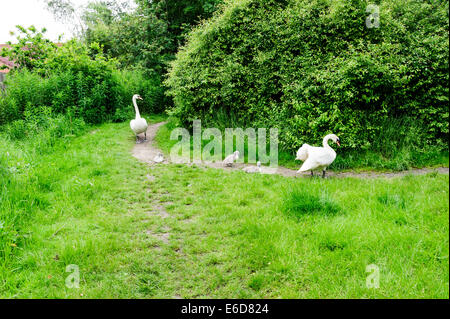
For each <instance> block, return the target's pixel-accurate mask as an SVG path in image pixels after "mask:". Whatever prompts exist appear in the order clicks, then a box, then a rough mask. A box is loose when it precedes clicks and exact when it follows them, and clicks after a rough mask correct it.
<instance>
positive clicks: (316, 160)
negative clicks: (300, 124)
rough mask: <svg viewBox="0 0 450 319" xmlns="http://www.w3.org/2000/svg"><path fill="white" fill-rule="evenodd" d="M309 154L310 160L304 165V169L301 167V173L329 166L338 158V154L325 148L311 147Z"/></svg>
mask: <svg viewBox="0 0 450 319" xmlns="http://www.w3.org/2000/svg"><path fill="white" fill-rule="evenodd" d="M308 154H309V156H308V159H307V160H306V161H305V162H304V163H303V165H302V167H300V170H299V171H300V172H305V171H309V170H314V169H317V168H319V167H324V166H328V165H330V164H331V163H333V161H334V160H335V158H336V152H334V151H333V150H327V149H325V148H323V147H310V148H309V151H308Z"/></svg>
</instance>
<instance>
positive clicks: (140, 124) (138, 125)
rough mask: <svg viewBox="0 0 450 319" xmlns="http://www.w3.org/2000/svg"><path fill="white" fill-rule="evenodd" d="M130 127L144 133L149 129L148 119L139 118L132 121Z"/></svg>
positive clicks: (136, 131) (137, 132)
mask: <svg viewBox="0 0 450 319" xmlns="http://www.w3.org/2000/svg"><path fill="white" fill-rule="evenodd" d="M130 127H131V129H132V130H133V132H134V133H136V134H139V133H144V132H145V131H146V130H147V127H148V125H147V121H146V120H145V119H144V118H138V119H135V120H131V121H130Z"/></svg>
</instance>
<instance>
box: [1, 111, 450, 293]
mask: <svg viewBox="0 0 450 319" xmlns="http://www.w3.org/2000/svg"><path fill="white" fill-rule="evenodd" d="M153 120H154V121H159V120H160V118H153ZM164 129H166V128H163V129H162V130H163V131H162V133H161V134H159V135H158V139H159V141H160V142H161V143H162V148H164V141H162V140H161V139H162V137H161V136H163V134H164ZM133 145H134V136H133V134H132V133H131V132H130V129H129V126H128V123H122V124H105V125H102V126H99V127H96V128H95V129H93V130H92V131H90V132H87V133H86V134H84V135H82V136H80V137H74V138H72V139H70V140H68V142H66V143H60V144H58V145H56V146H55V148H54V151H52V152H50V153H46V154H44V155H37V154H28V155H26V154H22V153H20V151H19V150H16V151H17V152H16V153H17V154H19V155H20V154H22V155H20V156H23V157H22V158H21V162H23V163H30V165H31V168H30V170H29V171H28V170H26V169H23V170H19V171H17V172H16V173H15V174H17V177H15V178H16V179H17V184H14V185H15V186H14V187H13V186H11V185H10V186H2V188H3V190H2V192H1V193H0V194H1V196H2V197H1V199H2V203H0V218H2V219H5V220H9V221H11V220H12V218H13V217H12V215H13V214H14V216H16V217H14V218H15V220H14V225H16V226H15V227H16V228H15V232H14V233H13V235H11V234H9V235H8V234H6V231H7V230H8V229H7V227H6V226H5V227H3V228H2V229H0V231H3V232H4V234H3V235H2V236H3V237H1V238H0V239H3V240H4V241H8V242H7V245H5V248H3V250H2V251H1V254H0V257H1V259H0V297H2V298H11V297H13V298H14V297H25V298H28V297H44V298H48V297H62V298H66V297H69V298H108V297H117V298H179V297H182V298H189V297H191V298H201V297H212V298H271V297H273V298H317V297H320V298H326V297H328V298H384V297H387V298H448V297H449V285H448V283H449V259H448V258H449V202H448V195H449V177H448V175H439V174H428V175H425V176H405V177H402V178H394V179H367V180H363V179H353V178H345V179H333V178H330V179H325V180H322V179H320V178H314V179H293V178H285V177H281V176H273V175H251V174H245V173H243V172H229V171H222V170H214V169H204V168H200V167H196V166H185V165H181V164H179V165H174V164H171V165H158V166H153V167H150V166H147V165H146V164H143V163H139V162H138V161H137V160H136V159H134V158H133V157H132V156H131V153H130V150H131V148H132V147H133ZM13 146H14V145H11V147H13ZM19 155H15V156H19ZM447 161H448V159H447ZM24 165H25V164H24ZM21 167H22V166H21ZM25 167H26V166H25ZM8 187H10V188H8ZM17 201H23V203H19V204H18V202H17ZM21 207H22V208H21ZM13 208H14V210H13ZM11 231H12V230H11ZM5 234H6V235H5ZM68 264H76V265H78V266H79V270H80V277H81V282H80V288H79V289H74V288H72V289H71V288H67V287H66V285H65V279H66V277H67V276H68V274H69V273H67V272H66V266H67V265H68ZM369 264H375V265H377V266H378V267H379V270H380V287H379V288H378V289H369V288H367V287H366V277H367V276H368V275H369V273H367V272H366V267H367V266H368V265H369Z"/></svg>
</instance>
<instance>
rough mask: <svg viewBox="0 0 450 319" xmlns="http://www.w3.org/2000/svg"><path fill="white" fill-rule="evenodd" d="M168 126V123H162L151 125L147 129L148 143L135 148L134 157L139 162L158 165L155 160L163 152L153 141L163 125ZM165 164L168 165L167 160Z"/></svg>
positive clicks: (145, 142)
mask: <svg viewBox="0 0 450 319" xmlns="http://www.w3.org/2000/svg"><path fill="white" fill-rule="evenodd" d="M164 124H166V122H160V123H156V124H151V125H149V126H148V128H147V141H144V142H142V143H139V144H136V145H135V146H134V148H133V156H134V157H136V158H137V159H138V160H140V161H142V162H145V163H148V164H156V163H155V162H154V161H153V159H154V158H155V156H156V155H158V153H159V152H161V151H160V150H159V149H158V148H157V147H156V145H155V144H156V143H155V142H154V141H153V140H154V139H155V136H156V132H157V131H158V129H159V128H160V126H161V125H164ZM141 135H142V136H141V137H142V138H144V136H143V134H141ZM163 163H165V164H167V163H168V161H167V160H166V159H164V162H163Z"/></svg>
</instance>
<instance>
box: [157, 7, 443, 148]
mask: <svg viewBox="0 0 450 319" xmlns="http://www.w3.org/2000/svg"><path fill="white" fill-rule="evenodd" d="M377 2H378V3H379V12H380V25H379V28H368V27H367V26H366V18H367V17H368V15H369V14H370V12H369V13H368V12H366V8H367V5H368V4H369V2H368V1H363V0H352V1H348V0H285V1H274V0H235V1H228V2H227V4H226V6H224V9H223V10H222V11H221V12H220V13H218V14H216V15H215V16H214V17H213V18H212V19H211V20H209V21H207V22H205V23H203V24H202V25H200V26H199V27H197V28H196V29H195V30H193V32H191V34H190V36H189V39H188V42H187V44H186V46H185V47H184V48H182V49H181V50H180V52H179V53H178V55H177V59H176V60H175V61H174V62H173V63H172V67H171V70H170V74H169V78H168V80H167V82H166V83H167V85H168V86H169V88H170V91H169V94H170V95H171V96H173V98H174V103H175V107H174V108H173V109H172V110H171V113H172V114H173V115H175V116H176V117H178V118H179V119H180V120H181V122H183V123H184V124H185V125H188V124H189V123H190V121H192V120H193V119H196V118H201V119H202V120H203V122H204V124H205V125H218V126H221V127H223V126H231V125H240V126H256V127H278V128H280V146H281V147H282V148H284V149H287V150H294V149H296V148H297V147H298V146H299V145H301V144H302V143H304V142H308V143H319V142H320V141H321V139H322V137H323V136H324V135H325V134H326V133H329V132H333V133H336V134H338V135H339V136H340V138H341V140H342V142H343V146H344V147H345V148H347V149H369V148H372V147H373V143H374V142H375V141H376V140H377V138H378V137H379V136H380V135H382V134H383V123H386V122H387V121H388V120H389V119H397V118H406V119H409V120H406V121H398V123H410V121H411V119H412V120H413V125H414V126H415V127H417V128H423V129H424V131H423V132H421V134H420V135H419V136H420V138H419V136H418V139H417V141H416V142H417V143H418V144H422V145H425V144H431V145H437V146H438V147H440V148H447V147H448V146H447V142H448V80H449V78H448V58H449V53H448V49H449V43H448V35H449V33H448V27H449V21H448V1H417V0H402V1H397V0H384V1H377ZM404 129H405V130H409V129H408V128H405V127H399V128H398V130H404ZM422 137H423V138H422Z"/></svg>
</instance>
